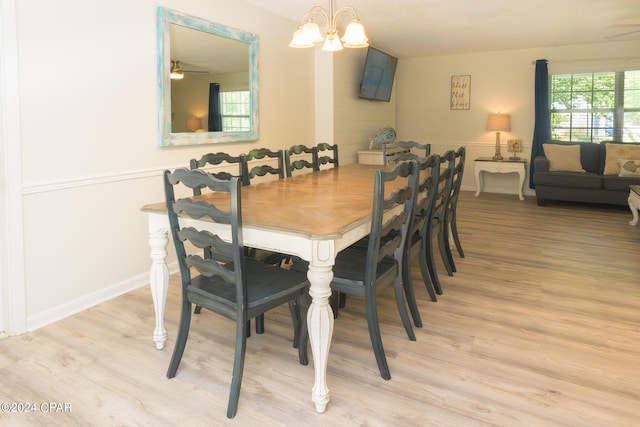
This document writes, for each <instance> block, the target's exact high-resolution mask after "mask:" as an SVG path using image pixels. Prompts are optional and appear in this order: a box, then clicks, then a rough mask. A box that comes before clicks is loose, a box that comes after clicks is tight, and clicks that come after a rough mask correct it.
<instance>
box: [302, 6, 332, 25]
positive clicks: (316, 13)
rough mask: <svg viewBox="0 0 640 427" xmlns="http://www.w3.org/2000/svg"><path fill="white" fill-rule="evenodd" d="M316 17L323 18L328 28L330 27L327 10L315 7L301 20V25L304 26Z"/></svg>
mask: <svg viewBox="0 0 640 427" xmlns="http://www.w3.org/2000/svg"><path fill="white" fill-rule="evenodd" d="M314 16H321V17H322V18H323V19H324V22H325V23H326V24H327V26H329V23H330V19H329V15H328V14H327V11H326V10H325V8H324V7H320V6H313V7H312V8H311V9H310V10H309V11H308V12H307V13H305V14H304V16H303V17H302V19H301V20H300V25H304V24H305V23H306V22H307V21H308V20H309V19H311V18H313V17H314Z"/></svg>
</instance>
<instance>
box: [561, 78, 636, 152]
mask: <svg viewBox="0 0 640 427" xmlns="http://www.w3.org/2000/svg"><path fill="white" fill-rule="evenodd" d="M550 102H551V106H550V109H551V137H552V138H553V139H556V140H560V141H574V142H578V141H587V142H588V141H591V142H600V141H609V140H614V141H622V142H640V71H616V72H605V73H580V74H556V75H552V76H551V96H550Z"/></svg>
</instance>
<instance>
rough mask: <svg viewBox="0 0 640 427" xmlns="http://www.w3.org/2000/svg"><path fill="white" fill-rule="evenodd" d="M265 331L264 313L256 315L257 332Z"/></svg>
mask: <svg viewBox="0 0 640 427" xmlns="http://www.w3.org/2000/svg"><path fill="white" fill-rule="evenodd" d="M263 333H264V314H261V315H259V316H256V334H263Z"/></svg>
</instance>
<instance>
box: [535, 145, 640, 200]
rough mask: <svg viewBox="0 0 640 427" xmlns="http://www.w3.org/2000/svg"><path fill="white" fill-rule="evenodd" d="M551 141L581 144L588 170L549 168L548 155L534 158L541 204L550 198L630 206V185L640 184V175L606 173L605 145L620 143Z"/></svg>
mask: <svg viewBox="0 0 640 427" xmlns="http://www.w3.org/2000/svg"><path fill="white" fill-rule="evenodd" d="M551 143H553V144H570V145H574V144H579V145H580V162H581V164H582V168H583V169H584V170H585V172H564V171H549V160H548V159H547V158H546V157H545V156H538V157H536V158H535V159H534V167H535V169H534V173H533V183H534V184H535V191H536V198H537V200H538V206H544V205H545V202H546V201H547V200H565V201H570V202H586V203H603V204H612V205H627V199H628V197H629V185H630V184H640V177H620V176H618V175H615V174H608V175H605V174H603V171H604V169H605V157H606V148H605V144H608V143H609V144H618V142H613V141H603V142H601V143H600V144H597V143H592V142H580V143H563V142H559V141H552V142H551ZM634 145H638V144H634Z"/></svg>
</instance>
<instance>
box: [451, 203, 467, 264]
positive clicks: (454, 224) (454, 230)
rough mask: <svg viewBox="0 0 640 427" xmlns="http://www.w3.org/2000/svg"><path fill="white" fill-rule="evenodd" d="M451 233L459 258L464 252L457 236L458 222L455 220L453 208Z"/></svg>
mask: <svg viewBox="0 0 640 427" xmlns="http://www.w3.org/2000/svg"><path fill="white" fill-rule="evenodd" d="M451 234H452V235H453V242H454V243H455V244H456V249H457V250H458V254H459V255H460V258H464V252H463V251H462V245H461V244H460V237H458V222H457V220H456V210H455V208H454V210H453V214H452V215H451Z"/></svg>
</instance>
